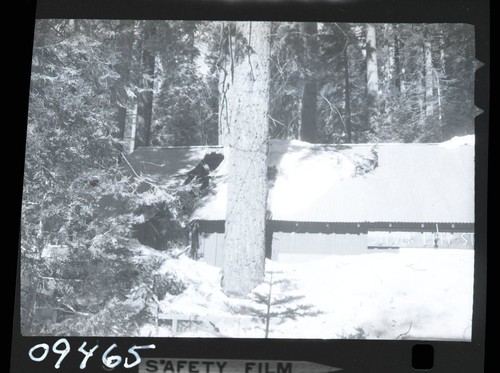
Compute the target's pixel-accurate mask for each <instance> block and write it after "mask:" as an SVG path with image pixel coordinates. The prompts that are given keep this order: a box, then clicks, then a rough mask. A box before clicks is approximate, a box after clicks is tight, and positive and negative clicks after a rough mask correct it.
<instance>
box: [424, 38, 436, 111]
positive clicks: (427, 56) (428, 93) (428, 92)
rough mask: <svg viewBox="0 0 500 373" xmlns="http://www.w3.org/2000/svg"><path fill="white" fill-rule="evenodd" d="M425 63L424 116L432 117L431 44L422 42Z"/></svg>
mask: <svg viewBox="0 0 500 373" xmlns="http://www.w3.org/2000/svg"><path fill="white" fill-rule="evenodd" d="M424 61H425V116H431V115H434V97H433V96H434V85H433V77H432V68H433V67H432V50H431V42H430V41H428V40H426V41H425V42H424Z"/></svg>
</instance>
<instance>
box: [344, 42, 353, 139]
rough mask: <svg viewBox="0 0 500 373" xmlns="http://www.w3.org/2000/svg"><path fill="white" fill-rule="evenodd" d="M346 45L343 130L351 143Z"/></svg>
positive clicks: (349, 91) (349, 89)
mask: <svg viewBox="0 0 500 373" xmlns="http://www.w3.org/2000/svg"><path fill="white" fill-rule="evenodd" d="M347 48H348V46H347V45H346V46H345V48H344V81H345V130H346V136H347V142H348V143H349V144H350V143H352V124H351V87H350V82H349V54H348V53H347Z"/></svg>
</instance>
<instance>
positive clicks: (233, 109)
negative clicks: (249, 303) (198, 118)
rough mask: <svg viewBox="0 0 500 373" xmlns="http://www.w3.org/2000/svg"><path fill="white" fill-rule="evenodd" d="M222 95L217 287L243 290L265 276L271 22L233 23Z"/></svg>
mask: <svg viewBox="0 0 500 373" xmlns="http://www.w3.org/2000/svg"><path fill="white" fill-rule="evenodd" d="M235 32H236V35H235V44H234V45H233V46H232V48H230V53H231V55H232V56H233V57H232V60H231V64H230V66H229V74H228V76H227V82H226V84H227V85H226V89H225V95H226V100H227V107H228V116H227V117H225V120H226V121H227V122H226V124H225V126H224V127H223V128H225V130H227V134H226V139H227V142H225V146H226V149H227V155H226V157H227V158H226V160H227V162H228V163H227V164H228V203H227V212H226V226H225V248H224V266H223V280H222V286H223V289H224V291H225V292H227V293H229V294H246V293H248V292H249V291H250V290H251V289H253V288H254V287H255V286H256V285H258V284H259V283H260V282H261V281H262V280H263V278H264V258H265V226H266V203H267V188H268V187H267V177H266V175H267V148H268V112H269V79H270V74H269V56H270V33H271V25H270V23H268V22H267V23H266V22H241V23H237V24H236V29H235Z"/></svg>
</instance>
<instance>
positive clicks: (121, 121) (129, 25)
mask: <svg viewBox="0 0 500 373" xmlns="http://www.w3.org/2000/svg"><path fill="white" fill-rule="evenodd" d="M118 33H119V35H118V37H117V49H118V53H119V57H118V58H119V63H118V64H117V65H116V72H117V73H118V75H119V76H120V79H118V81H117V83H116V84H115V86H114V87H113V91H112V93H113V99H114V102H115V105H116V107H117V111H116V126H117V131H116V138H117V139H119V140H124V135H125V127H126V124H127V123H126V122H127V107H128V104H129V101H128V95H127V92H126V89H127V86H128V85H129V84H130V65H131V60H132V46H133V42H134V21H129V20H121V21H120V23H119V26H118Z"/></svg>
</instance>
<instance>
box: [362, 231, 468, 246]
mask: <svg viewBox="0 0 500 373" xmlns="http://www.w3.org/2000/svg"><path fill="white" fill-rule="evenodd" d="M436 238H437V242H435V239H436ZM436 244H437V248H440V249H474V233H472V232H438V233H436V232H415V231H413V232H412V231H397V232H389V231H368V247H382V248H383V247H401V248H405V247H416V248H433V247H435V245H436Z"/></svg>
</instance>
